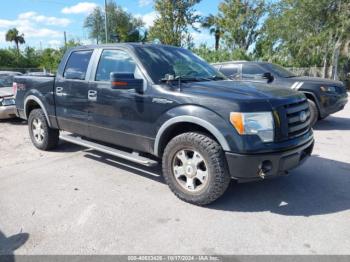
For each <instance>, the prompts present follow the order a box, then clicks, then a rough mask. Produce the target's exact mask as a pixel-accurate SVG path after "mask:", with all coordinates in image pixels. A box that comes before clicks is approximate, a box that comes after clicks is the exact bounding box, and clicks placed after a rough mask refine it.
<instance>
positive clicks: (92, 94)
mask: <svg viewBox="0 0 350 262" xmlns="http://www.w3.org/2000/svg"><path fill="white" fill-rule="evenodd" d="M88 99H89V100H90V101H96V100H97V91H95V90H89V91H88Z"/></svg>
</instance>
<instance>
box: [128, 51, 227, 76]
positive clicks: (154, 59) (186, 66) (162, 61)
mask: <svg viewBox="0 0 350 262" xmlns="http://www.w3.org/2000/svg"><path fill="white" fill-rule="evenodd" d="M135 51H136V53H137V55H138V57H139V59H140V61H141V63H142V64H143V66H144V67H145V69H146V70H147V72H148V73H149V75H150V77H151V78H152V80H153V82H154V83H159V82H161V81H162V79H164V78H165V77H166V75H170V76H173V77H174V79H177V78H182V79H186V80H193V81H210V80H222V79H226V77H225V76H224V75H223V74H221V73H220V72H219V71H217V70H216V69H215V68H214V67H212V66H211V65H209V64H208V63H207V62H205V61H204V60H203V59H201V58H200V57H198V56H196V55H195V54H193V53H192V52H190V51H189V50H186V49H183V48H177V47H171V46H160V45H159V46H157V45H154V46H138V47H135Z"/></svg>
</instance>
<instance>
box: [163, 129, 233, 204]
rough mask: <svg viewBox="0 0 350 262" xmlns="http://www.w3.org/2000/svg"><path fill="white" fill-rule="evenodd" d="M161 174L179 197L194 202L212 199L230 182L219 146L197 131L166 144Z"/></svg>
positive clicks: (222, 192)
mask: <svg viewBox="0 0 350 262" xmlns="http://www.w3.org/2000/svg"><path fill="white" fill-rule="evenodd" d="M163 175H164V178H165V181H166V183H167V184H168V186H169V188H170V189H171V191H172V192H173V193H174V194H175V195H176V196H177V197H178V198H180V199H181V200H183V201H186V202H189V203H191V204H196V205H207V204H209V203H212V202H214V201H215V200H216V199H218V198H219V197H220V196H222V195H223V194H224V192H225V191H226V189H227V187H228V186H229V184H230V181H231V178H230V176H229V172H228V169H227V164H226V161H225V155H224V151H223V150H222V148H221V146H220V145H219V144H218V143H217V142H216V141H215V140H213V139H211V138H210V137H208V136H206V135H204V134H200V133H184V134H181V135H178V136H176V137H175V138H173V139H172V140H171V141H170V142H169V143H168V145H167V146H166V148H165V151H164V154H163Z"/></svg>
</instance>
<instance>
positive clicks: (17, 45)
mask: <svg viewBox="0 0 350 262" xmlns="http://www.w3.org/2000/svg"><path fill="white" fill-rule="evenodd" d="M15 44H16V49H17V56H18V57H19V44H18V41H15Z"/></svg>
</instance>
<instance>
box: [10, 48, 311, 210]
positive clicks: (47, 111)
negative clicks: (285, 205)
mask: <svg viewBox="0 0 350 262" xmlns="http://www.w3.org/2000/svg"><path fill="white" fill-rule="evenodd" d="M14 87H15V89H16V90H17V91H16V106H17V113H18V115H19V116H20V117H21V118H23V119H28V126H29V133H30V137H31V139H32V142H33V144H34V145H35V146H36V147H37V148H39V149H42V150H49V149H52V148H54V147H56V146H57V144H58V141H59V139H62V140H65V141H69V142H72V143H76V144H79V145H82V146H85V147H87V148H92V149H95V150H99V151H101V152H104V153H108V154H111V155H114V156H117V157H119V158H123V159H126V160H129V161H132V162H135V163H138V164H142V165H146V166H152V165H156V164H157V163H158V160H161V159H162V168H163V176H164V178H165V180H166V182H167V184H168V185H169V187H170V189H171V190H172V191H173V192H174V193H175V195H177V196H178V197H179V198H180V199H182V200H185V201H187V202H190V203H193V204H198V205H205V204H208V203H211V202H213V201H214V200H216V199H217V198H219V197H220V196H221V195H222V194H223V193H224V192H225V190H226V189H227V187H228V185H229V183H230V181H231V179H232V178H233V179H235V180H238V181H251V180H259V179H264V178H269V177H273V176H277V175H282V174H285V173H286V172H287V171H288V170H290V169H292V168H295V167H297V166H298V165H299V164H301V163H302V162H303V161H304V160H305V159H306V158H307V157H308V156H309V155H310V154H311V152H312V149H313V144H314V139H313V133H312V130H311V128H310V111H309V106H308V103H307V100H306V98H305V96H304V95H303V94H301V93H297V92H295V91H292V90H288V89H281V88H271V87H268V86H267V85H266V84H259V83H254V84H253V83H251V84H249V83H239V82H235V81H230V80H227V79H226V77H225V76H223V75H222V74H221V73H219V72H218V71H217V70H216V69H214V68H213V67H212V66H210V65H209V64H207V63H206V62H204V61H203V60H202V59H200V58H199V57H197V56H196V55H194V54H192V53H191V52H190V51H188V50H185V49H182V48H176V47H171V46H163V45H153V44H114V45H103V46H101V45H99V46H83V47H77V48H74V49H72V50H69V51H67V53H66V54H65V56H64V58H63V60H62V62H61V64H60V66H59V69H58V72H57V75H56V76H55V77H47V76H19V77H16V78H15V84H14Z"/></svg>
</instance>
